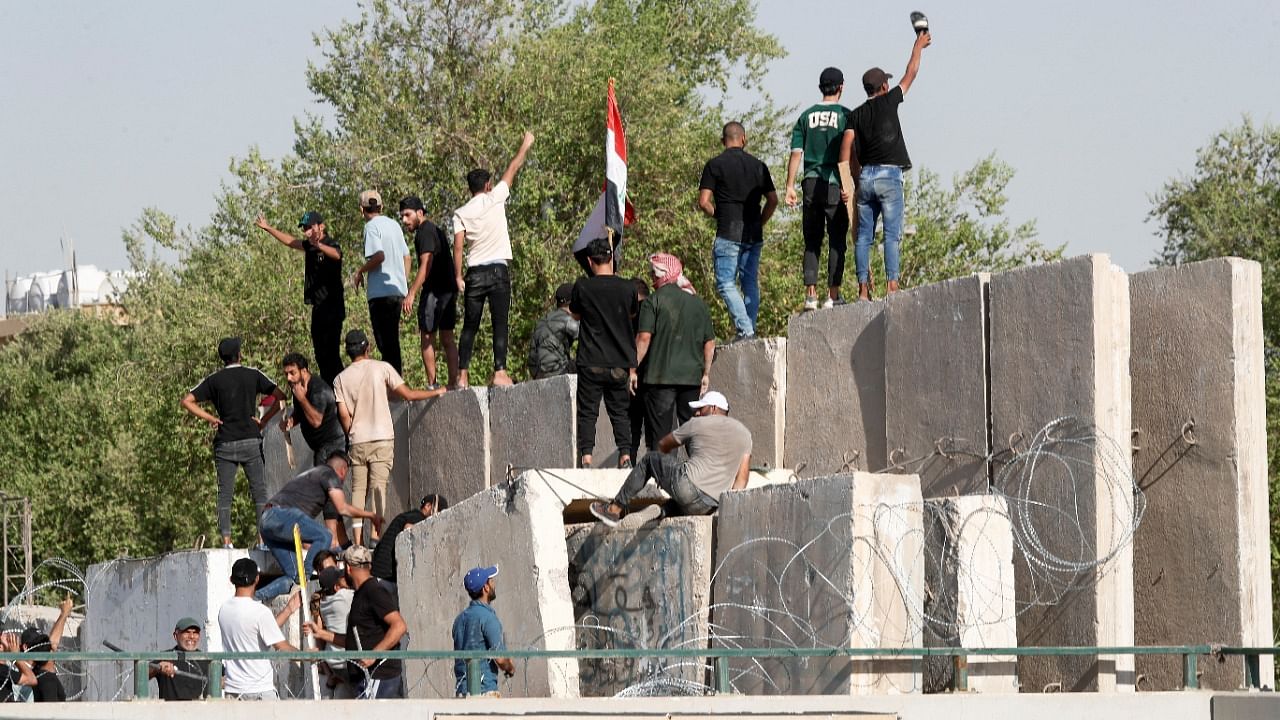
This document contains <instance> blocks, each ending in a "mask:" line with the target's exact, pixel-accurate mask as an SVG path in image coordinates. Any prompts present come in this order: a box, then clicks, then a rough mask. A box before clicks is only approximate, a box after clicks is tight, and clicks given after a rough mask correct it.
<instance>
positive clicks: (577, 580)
mask: <svg viewBox="0 0 1280 720" xmlns="http://www.w3.org/2000/svg"><path fill="white" fill-rule="evenodd" d="M711 525H712V519H711V518H710V517H679V518H670V519H667V520H663V521H661V522H657V523H650V524H647V525H642V526H640V527H625V526H624V527H618V528H613V529H611V528H608V527H606V526H604V525H602V524H600V523H589V524H583V525H570V526H568V527H567V528H566V529H565V534H566V539H565V542H566V544H567V550H568V557H569V589H570V593H571V596H572V598H573V607H574V618H575V621H576V622H577V625H578V628H577V638H578V647H579V648H583V649H588V648H646V649H659V648H699V647H706V646H707V631H708V630H707V620H708V618H707V609H708V606H709V605H710V600H711ZM704 662H705V661H703V662H700V661H697V660H693V659H689V658H663V657H660V656H654V657H646V658H643V659H639V660H637V659H632V658H616V659H615V658H607V659H602V660H582V661H580V662H579V670H578V672H579V681H580V683H581V687H582V695H583V696H584V697H586V696H591V697H607V696H613V695H617V694H618V693H620V692H623V691H624V690H626V691H628V692H633V693H639V694H644V695H650V694H659V695H684V694H690V693H691V691H693V693H694V694H700V693H701V692H702V691H704V690H705V687H706V667H705V664H704Z"/></svg>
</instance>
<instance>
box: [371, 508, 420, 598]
mask: <svg viewBox="0 0 1280 720" xmlns="http://www.w3.org/2000/svg"><path fill="white" fill-rule="evenodd" d="M426 519H427V516H426V515H423V514H422V511H421V510H408V511H405V512H402V513H400V514H399V515H397V516H395V517H394V518H392V519H391V522H389V523H387V526H386V527H384V528H382V538H381V539H380V540H378V547H376V548H374V549H373V565H372V566H371V567H370V568H369V572H371V573H373V576H374V577H380V578H382V579H383V580H390V581H391V582H395V581H396V536H398V535H399V534H400V533H401V532H403V531H404V526H405V525H409V524H413V523H420V522H422V521H423V520H426Z"/></svg>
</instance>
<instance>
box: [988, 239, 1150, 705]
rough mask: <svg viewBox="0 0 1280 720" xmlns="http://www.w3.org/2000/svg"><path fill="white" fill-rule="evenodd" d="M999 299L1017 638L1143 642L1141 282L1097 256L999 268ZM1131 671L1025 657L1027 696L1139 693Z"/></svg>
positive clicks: (999, 413) (1092, 659) (1119, 661)
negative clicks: (1132, 337)
mask: <svg viewBox="0 0 1280 720" xmlns="http://www.w3.org/2000/svg"><path fill="white" fill-rule="evenodd" d="M989 297H990V327H991V345H990V347H991V354H990V368H991V371H990V373H991V375H990V377H991V426H992V438H993V441H994V445H995V450H996V451H997V452H998V453H1001V454H1002V462H1001V463H1000V465H999V467H998V468H997V475H996V486H997V490H998V491H1000V492H1002V493H1003V494H1005V495H1006V497H1008V498H1010V504H1009V512H1010V514H1011V515H1012V517H1013V525H1014V527H1015V528H1016V529H1017V533H1018V534H1017V535H1016V536H1015V542H1016V546H1015V547H1016V548H1017V555H1016V557H1015V564H1016V570H1017V572H1016V575H1017V591H1018V598H1017V599H1018V604H1019V610H1020V615H1019V621H1018V644H1019V645H1020V646H1043V645H1069V646H1081V645H1085V646H1087V645H1130V644H1132V643H1133V561H1132V557H1133V546H1132V542H1131V540H1132V535H1131V533H1132V530H1133V518H1134V512H1135V508H1134V493H1133V480H1132V473H1131V472H1130V459H1129V452H1128V444H1129V434H1130V426H1131V422H1130V402H1129V293H1128V278H1127V276H1126V275H1125V274H1124V273H1123V272H1122V271H1121V270H1120V269H1119V268H1117V267H1115V266H1113V265H1111V262H1110V260H1109V259H1108V258H1107V256H1105V255H1088V256H1083V257H1079V258H1074V259H1071V260H1066V261H1063V262H1058V263H1053V264H1050V265H1042V266H1037V267H1028V268H1021V269H1018V270H1013V271H1010V272H1005V273H1000V274H998V275H993V276H992V277H991V281H990V284H989ZM1064 417H1068V418H1072V419H1070V420H1061V421H1060V419H1061V418H1064ZM1055 421H1057V425H1056V426H1054V427H1053V428H1052V429H1051V430H1049V431H1048V433H1049V435H1048V436H1047V437H1045V436H1044V435H1042V434H1038V433H1040V432H1041V431H1042V429H1044V428H1046V427H1047V426H1049V424H1050V423H1054V422H1055ZM1011 448H1012V451H1011V450H1010V449H1011ZM1029 449H1034V450H1035V452H1028V450H1029ZM1132 668H1133V665H1132V658H1128V657H1118V658H1115V659H1114V660H1113V659H1111V658H1100V657H1098V656H1078V657H1064V658H1047V657H1046V658H1024V659H1023V661H1022V662H1020V663H1019V666H1018V672H1019V677H1020V680H1021V685H1022V688H1023V690H1024V691H1040V690H1041V689H1046V688H1048V689H1053V688H1055V687H1056V688H1060V689H1061V690H1063V691H1084V690H1099V691H1108V690H1112V689H1116V688H1122V689H1123V688H1132V684H1133V679H1134V678H1133V672H1132Z"/></svg>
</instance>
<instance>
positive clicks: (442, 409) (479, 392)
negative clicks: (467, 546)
mask: <svg viewBox="0 0 1280 720" xmlns="http://www.w3.org/2000/svg"><path fill="white" fill-rule="evenodd" d="M488 392H489V391H488V390H486V389H485V388H470V389H467V390H457V391H452V392H446V393H445V394H444V395H441V396H440V397H438V398H432V399H431V400H427V401H425V402H416V403H410V404H409V409H408V413H407V417H406V421H405V422H406V430H407V432H406V435H407V437H408V440H409V455H408V463H407V464H408V466H409V468H408V470H409V489H410V491H411V497H412V498H413V501H414V503H415V504H416V501H417V499H418V498H421V497H422V496H423V495H425V494H427V493H429V492H438V493H441V494H443V495H444V496H445V497H446V498H448V499H449V501H450V502H458V501H459V500H462V499H464V498H468V497H471V496H472V495H474V494H476V493H478V492H481V491H483V490H485V489H486V488H488V487H489V484H490V483H489V468H490V461H489V454H490V447H491V445H490V435H489V396H488ZM398 446H399V443H398V442H397V450H398V449H399V448H398ZM396 461H397V462H399V455H398V454H397V458H396ZM406 507H408V506H407V505H403V504H402V505H400V506H397V509H396V512H401V511H403V510H404V509H405V508H406Z"/></svg>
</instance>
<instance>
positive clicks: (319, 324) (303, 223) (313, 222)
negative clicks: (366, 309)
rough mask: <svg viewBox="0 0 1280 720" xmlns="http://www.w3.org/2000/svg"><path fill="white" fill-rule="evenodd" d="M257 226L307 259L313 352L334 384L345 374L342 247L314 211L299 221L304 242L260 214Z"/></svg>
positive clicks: (304, 292)
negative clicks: (341, 344) (341, 346)
mask: <svg viewBox="0 0 1280 720" xmlns="http://www.w3.org/2000/svg"><path fill="white" fill-rule="evenodd" d="M257 225H258V227H260V228H262V229H263V230H265V231H266V232H267V234H268V235H270V236H271V237H273V238H275V239H276V240H279V241H280V242H282V243H284V244H285V246H286V247H290V248H293V249H294V250H301V251H302V252H303V254H304V255H305V256H306V257H305V260H304V264H303V275H302V300H303V302H305V303H306V304H308V305H310V306H311V349H312V351H313V352H314V353H315V358H316V365H318V366H320V376H321V377H323V378H324V379H325V380H326V381H327V382H330V383H332V382H333V380H334V378H336V377H338V373H340V372H342V357H341V356H340V355H339V354H338V345H339V344H340V343H341V342H342V321H343V320H345V319H346V317H347V304H346V299H345V297H344V293H343V290H342V247H341V246H339V245H338V241H337V240H334V239H333V238H331V237H329V233H328V231H327V230H325V225H324V218H323V217H321V216H320V213H318V212H315V211H314V210H312V211H309V212H306V213H303V215H302V219H301V220H300V221H298V227H300V228H302V237H303V239H302V240H299V239H298V238H295V237H293V236H292V235H289V234H288V233H285V232H283V231H281V230H277V229H276V228H274V227H272V226H271V223H268V222H267V219H266V218H265V217H262V216H261V215H259V216H258V223H257Z"/></svg>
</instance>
